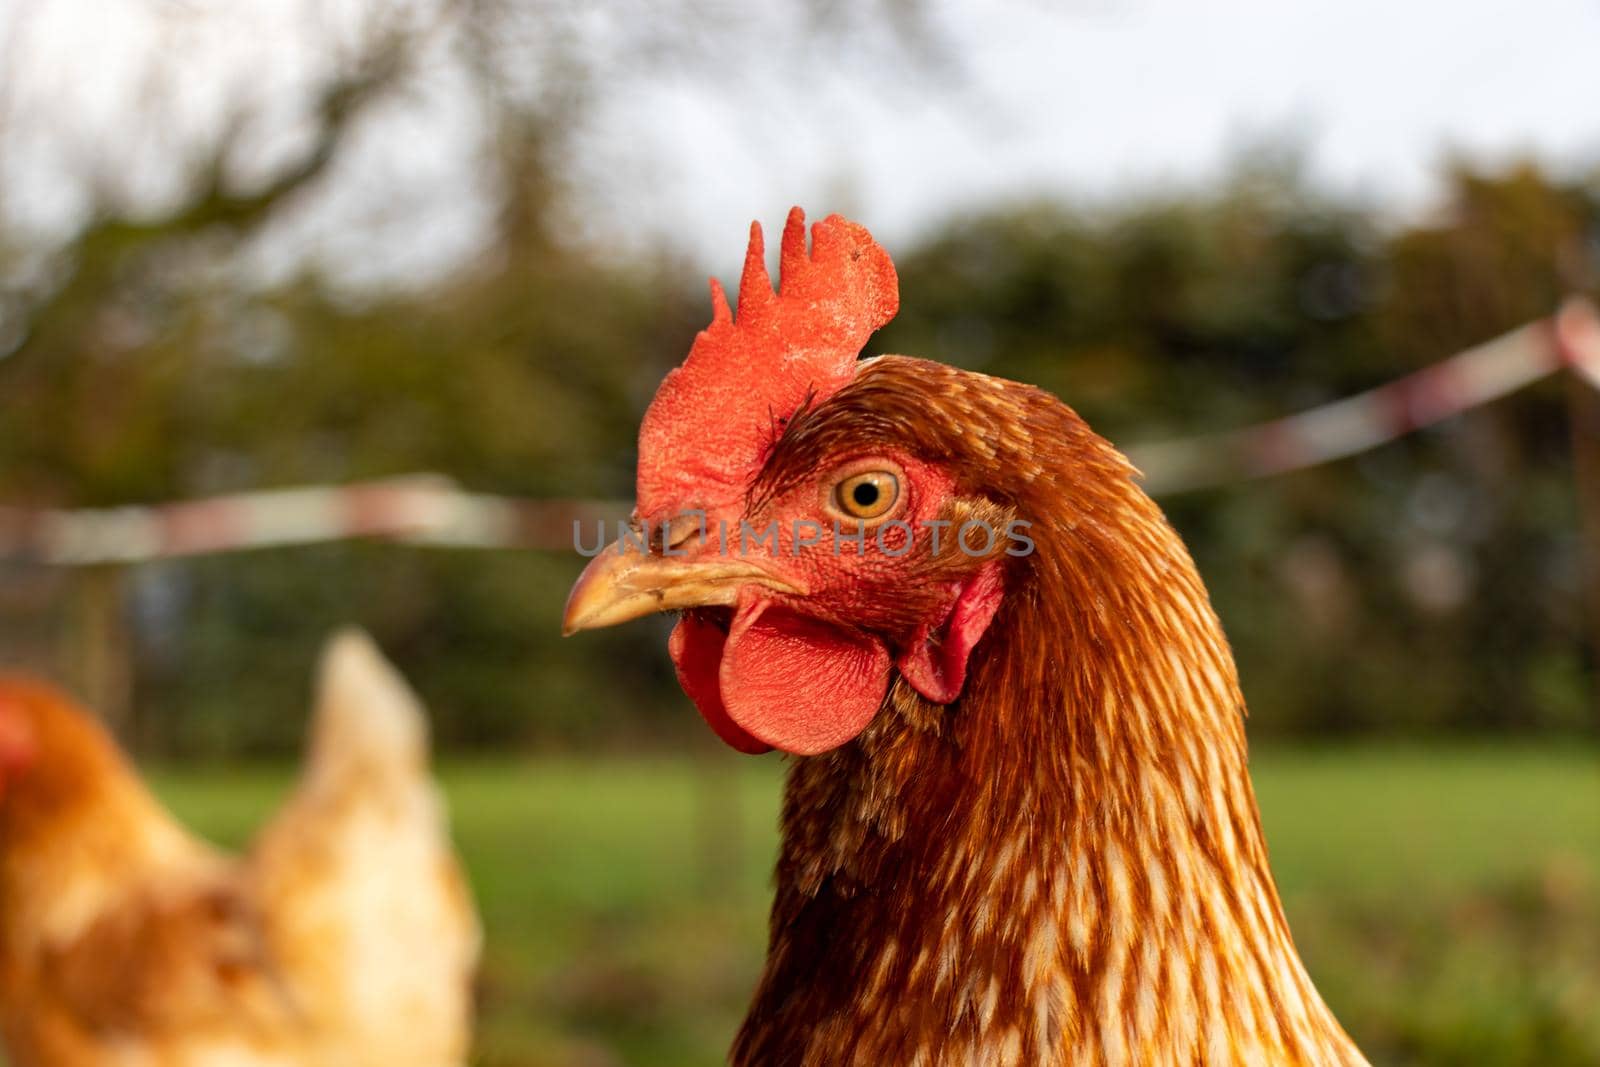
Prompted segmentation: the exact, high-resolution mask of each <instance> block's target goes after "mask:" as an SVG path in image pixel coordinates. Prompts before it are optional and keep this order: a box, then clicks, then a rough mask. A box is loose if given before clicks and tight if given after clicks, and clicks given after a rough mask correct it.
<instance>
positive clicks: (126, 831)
mask: <svg viewBox="0 0 1600 1067" xmlns="http://www.w3.org/2000/svg"><path fill="white" fill-rule="evenodd" d="M478 946H479V932H478V927H477V921H476V917H475V915H474V913H473V909H472V905H471V901H470V899H469V896H468V894H467V892H466V889H465V885H464V883H463V880H462V878H461V875H460V872H459V870H458V867H457V864H456V860H455V857H454V855H453V854H452V852H451V848H450V845H449V841H448V839H447V836H446V828H445V822H444V817H443V813H442V811H441V807H440V802H439V799H438V796H437V792H436V790H435V787H434V785H433V783H432V782H431V781H430V779H429V777H428V760H427V734H426V723H425V721H424V718H423V714H422V710H421V708H420V706H419V705H418V702H417V700H416V698H415V697H414V696H413V695H412V693H411V692H410V691H409V690H408V689H407V687H406V685H405V683H404V682H403V681H402V680H401V679H400V677H399V676H398V675H397V674H396V673H395V671H394V670H393V668H392V667H390V666H389V665H388V664H387V663H386V662H384V660H383V659H382V657H381V656H380V654H379V653H378V651H377V649H376V648H375V647H374V646H373V644H372V642H371V641H370V640H368V639H367V638H366V637H365V636H364V635H362V634H359V633H353V632H352V633H345V634H342V635H340V636H338V637H336V638H335V639H334V640H333V641H332V642H331V644H330V645H329V647H328V649H327V651H326V652H325V653H324V658H323V662H322V666H321V677H320V682H319V693H318V700H317V708H316V716H315V723H314V725H313V734H312V739H311V745H310V753H309V758H308V763H307V767H306V770H305V773H304V776H303V778H302V780H301V782H300V784H299V786H298V788H297V789H296V791H295V793H294V795H293V796H292V798H291V799H290V800H289V802H288V804H287V805H286V807H285V808H284V809H283V810H282V811H281V812H280V813H279V815H278V816H277V818H276V819H274V820H273V822H272V823H271V824H270V825H269V826H268V827H267V828H266V829H265V830H264V831H263V832H262V834H261V835H260V837H259V838H258V839H257V841H256V843H255V845H254V847H253V848H252V849H251V850H250V852H249V854H248V855H247V856H245V857H243V858H239V857H234V856H229V855H226V854H223V853H221V852H219V851H217V850H215V849H213V848H211V847H210V846H208V845H206V844H205V843H203V842H201V841H199V840H198V839H197V838H195V837H194V836H193V835H192V834H190V833H189V832H188V831H186V830H185V829H183V828H182V827H181V826H179V825H178V824H177V822H176V821H175V820H174V819H173V818H172V817H171V816H170V815H169V814H168V813H167V812H166V811H165V810H164V809H163V808H162V807H161V805H160V804H159V803H158V802H157V801H156V800H155V799H154V798H153V797H152V796H151V794H150V792H149V791H148V790H147V789H146V788H145V786H144V785H143V783H142V782H140V780H139V779H138V777H137V776H136V775H135V773H134V772H133V770H132V768H131V767H130V766H129V764H128V763H127V761H126V760H125V759H124V757H123V756H122V754H121V753H120V752H119V751H118V750H117V748H116V746H115V745H114V743H113V742H112V740H111V738H110V737H109V736H108V735H107V734H106V732H105V730H104V729H102V728H101V726H100V725H99V724H98V723H96V722H95V721H94V720H93V719H92V718H91V717H90V716H88V715H87V714H85V713H84V712H83V711H81V710H80V709H78V708H77V707H75V706H73V705H72V703H71V702H69V701H68V700H67V699H66V698H65V697H63V696H62V695H61V694H60V693H58V692H56V691H55V690H53V689H51V688H49V687H48V686H46V685H43V684H40V683H37V682H33V681H29V680H25V679H21V678H5V679H0V1036H3V1038H4V1043H5V1049H6V1052H7V1054H8V1055H9V1057H10V1060H11V1063H12V1065H13V1067H110V1065H115V1067H278V1065H284V1067H287V1065H290V1064H293V1065H296V1067H324V1065H326V1067H365V1065H372V1067H453V1065H458V1064H461V1063H463V1062H464V1061H465V1057H466V1054H467V1046H468V1035H469V1017H470V1010H471V1005H470V982H471V974H472V970H473V967H474V964H475V962H476V959H477V954H478Z"/></svg>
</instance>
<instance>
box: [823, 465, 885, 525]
mask: <svg viewBox="0 0 1600 1067" xmlns="http://www.w3.org/2000/svg"><path fill="white" fill-rule="evenodd" d="M899 498H900V479H899V478H896V477H895V476H894V475H893V474H890V473H889V472H888V471H863V472H862V473H860V474H852V475H851V476H850V477H848V478H846V479H845V480H844V481H842V482H840V483H839V484H838V485H837V486H835V487H834V490H833V501H834V504H835V506H837V507H838V509H839V510H840V511H842V512H844V513H845V514H846V515H848V516H850V517H851V518H855V519H876V518H880V517H882V516H883V515H886V514H888V513H889V509H890V508H892V507H894V505H895V501H896V500H898V499H899Z"/></svg>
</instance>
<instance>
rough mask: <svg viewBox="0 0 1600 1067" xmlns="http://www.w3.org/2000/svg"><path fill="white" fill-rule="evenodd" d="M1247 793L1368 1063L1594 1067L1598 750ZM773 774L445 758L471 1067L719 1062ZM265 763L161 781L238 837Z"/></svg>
mask: <svg viewBox="0 0 1600 1067" xmlns="http://www.w3.org/2000/svg"><path fill="white" fill-rule="evenodd" d="M1254 767H1255V780H1256V785H1257V790H1258V793H1259V796H1260V801H1261V806H1262V810H1263V814H1264V818H1265V821H1266V825H1267V834H1268V839H1269V842H1270V845H1271V848H1272V856H1273V861H1274V862H1273V865H1274V868H1275V870H1276V871H1277V874H1278V877H1279V881H1280V884H1281V887H1282V889H1283V893H1284V898H1285V903H1286V906H1287V908H1288V911H1289V915H1290V919H1291V921H1292V923H1293V925H1294V929H1295V933H1296V937H1297V939H1298V941H1299V943H1300V946H1301V948H1302V952H1303V954H1304V956H1305V957H1306V960H1307V963H1308V965H1309V966H1310V968H1311V970H1312V973H1313V975H1314V976H1315V977H1316V979H1317V981H1318V983H1319V984H1320V985H1321V987H1322V988H1323V990H1324V992H1325V994H1326V995H1327V996H1328V999H1329V1000H1330V1001H1331V1002H1332V1004H1333V1006H1334V1008H1335V1010H1336V1011H1338V1013H1339V1014H1340V1016H1341V1017H1342V1018H1343V1019H1344V1021H1345V1022H1346V1024H1347V1025H1348V1027H1349V1028H1350V1029H1351V1030H1352V1032H1353V1033H1354V1034H1355V1035H1356V1037H1357V1038H1358V1040H1360V1041H1361V1042H1362V1044H1363V1045H1364V1047H1365V1048H1366V1049H1367V1051H1368V1054H1369V1055H1370V1056H1371V1057H1372V1058H1373V1060H1374V1062H1376V1063H1384V1064H1439V1065H1446V1064H1448V1065H1462V1064H1484V1065H1506V1067H1510V1065H1525V1064H1526V1065H1540V1067H1560V1065H1566V1064H1573V1065H1576V1064H1596V1063H1600V754H1597V753H1595V752H1594V751H1590V750H1584V749H1582V748H1580V747H1573V748H1548V747H1546V748H1520V747H1495V746H1487V745H1485V746H1470V747H1462V746H1455V747H1446V746H1439V747H1434V746H1430V747H1412V748H1371V749H1365V748H1358V749H1338V750H1329V751H1323V750H1319V751H1315V752H1313V751H1308V750H1282V749H1268V750H1264V751H1258V752H1257V754H1256V755H1255V757H1254ZM781 776H782V765H781V764H780V763H778V762H777V761H776V760H773V759H760V760H749V759H743V760H741V759H738V758H736V757H733V756H732V755H731V754H730V755H723V754H721V753H718V754H716V755H713V756H708V757H706V758H705V759H704V760H700V761H693V760H688V759H684V760H677V761H665V760H663V761H648V760H597V761H575V760H574V761H534V762H522V763H515V762H496V763H473V764H447V765H446V767H445V769H444V779H445V783H446V786H447V789H448V792H449V796H450V801H451V805H452V813H453V818H454V823H455V828H456V834H457V838H458V840H459V842H460V846H461V849H462V851H463V853H464V854H465V856H466V860H467V864H468V867H469V868H470V872H471V875H472V879H473V883H474V887H475V890H476V893H477V896H478V900H479V904H480V906H481V908H482V911H483V915H484V919H485V922H486V924H487V928H488V956H487V961H486V966H485V971H484V977H483V982H482V993H481V995H482V1005H483V1019H482V1026H481V1031H480V1040H479V1052H478V1060H479V1062H480V1063H482V1064H484V1065H486V1067H535V1065H539V1067H580V1065H581V1067H609V1065H629V1067H633V1065H638V1067H680V1065H690V1064H696V1065H698V1064H711V1063H717V1062H720V1060H721V1057H722V1054H723V1052H724V1050H725V1048H726V1046H727V1043H728V1041H729V1039H730V1037H731V1035H732V1033H733V1031H734V1028H735V1026H736V1024H737V1022H738V1019H739V1017H740V1015H741V1013H742V1010H743V1007H744V1003H745V1000H746V998H747V996H748V994H749V990H750V987H751V983H752V981H753V978H754V975H755V972H756V969H757V967H758V965H759V962H760V958H761V953H762V950H763V945H764V930H763V924H764V918H765V910H766V902H767V896H768V884H767V883H768V868H769V865H770V863H771V859H772V854H773V850H774V848H775V843H776V838H775V834H774V831H773V826H774V822H775V819H776V811H777V805H778V799H779V791H780V788H781ZM286 781H287V775H286V773H285V772H280V771H271V770H252V771H237V770H235V771H228V772H216V771H206V772H183V773H178V772H171V771H169V772H166V773H162V774H158V775H156V776H155V782H156V784H157V787H158V788H159V790H160V791H161V793H162V794H163V795H164V796H165V797H166V798H167V799H168V800H169V801H170V802H171V803H172V805H173V806H174V807H175V808H176V809H177V811H178V812H179V813H180V814H181V815H182V816H183V817H184V818H185V819H186V820H188V821H189V822H190V823H191V824H192V825H194V826H195V827H197V828H199V829H201V830H202V831H204V832H206V833H207V834H209V835H211V836H213V837H214V838H216V839H218V840H220V841H223V842H227V843H238V842H241V841H243V840H244V839H245V838H246V837H247V836H248V834H249V832H250V830H251V828H252V827H254V826H255V825H256V823H257V821H258V820H259V819H260V818H261V817H262V815H263V814H264V813H265V812H267V811H269V810H270V809H271V807H272V805H273V804H274V803H275V801H276V799H277V798H278V797H279V796H280V795H281V793H282V791H283V789H284V787H285V784H286Z"/></svg>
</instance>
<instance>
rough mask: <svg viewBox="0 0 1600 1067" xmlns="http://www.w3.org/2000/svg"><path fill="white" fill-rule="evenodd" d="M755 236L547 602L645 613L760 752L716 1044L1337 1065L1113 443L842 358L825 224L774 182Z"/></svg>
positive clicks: (853, 229) (1239, 756) (1185, 604)
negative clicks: (729, 987) (616, 526)
mask: <svg viewBox="0 0 1600 1067" xmlns="http://www.w3.org/2000/svg"><path fill="white" fill-rule="evenodd" d="M763 257H764V250H763V249H762V247H761V242H760V233H759V229H758V230H756V231H755V233H754V235H753V239H752V242H751V250H750V252H749V254H748V256H747V259H746V267H745V275H744V279H743V282H742V284H741V288H740V293H739V309H738V316H737V318H735V317H734V316H733V315H732V314H731V313H730V311H729V309H728V308H727V306H726V304H725V302H724V301H723V299H722V296H721V291H720V289H719V288H717V287H716V285H715V283H713V301H714V316H713V322H712V325H711V326H710V327H709V328H708V329H707V330H706V331H705V332H703V333H702V334H701V335H700V336H699V337H698V338H697V339H696V341H695V345H694V348H693V349H692V350H691V352H690V355H689V358H688V361H687V362H686V363H685V364H684V365H683V366H682V367H681V368H679V369H678V370H675V371H674V372H672V374H671V375H669V376H668V378H667V381H666V382H665V383H664V384H663V386H662V388H661V390H660V392H659V393H658V394H657V397H656V399H655V401H654V402H653V403H652V405H651V407H650V410H649V412H648V413H647V414H646V416H645V422H644V428H643V430H642V432H641V435H640V454H639V476H638V482H639V485H638V510H637V513H636V516H635V521H634V529H632V530H629V531H627V532H626V533H625V535H624V536H623V537H622V538H621V539H619V542H618V544H617V545H616V546H614V548H612V549H608V550H606V551H605V552H604V553H603V554H601V555H600V556H599V557H597V558H596V559H595V560H594V561H593V563H591V565H590V567H589V569H588V570H587V571H586V572H585V574H584V576H583V578H582V579H580V581H579V583H578V585H577V586H576V587H574V590H573V593H572V598H571V600H570V601H569V604H568V609H567V618H566V625H567V628H568V629H569V630H574V629H583V628H587V627H591V626H598V625H608V624H611V623H615V622H621V621H624V620H626V619H629V618H634V617H636V616H639V615H642V614H646V613H648V612H651V611H659V610H674V609H676V610H681V611H683V613H684V614H683V616H682V617H681V619H680V620H679V623H678V626H677V629H676V630H675V631H674V633H673V638H672V642H671V645H670V650H671V652H672V655H673V659H674V662H675V663H676V665H677V668H678V673H679V677H680V680H681V681H682V682H683V685H684V688H685V690H686V691H687V692H688V694H689V695H690V696H691V698H693V700H694V701H695V703H696V705H697V706H698V707H699V708H700V710H701V712H702V714H703V715H704V716H705V717H706V719H707V721H708V722H709V723H710V724H711V726H712V727H713V728H714V729H716V730H717V732H718V733H719V734H720V735H721V736H722V737H723V738H724V739H725V740H727V741H729V743H730V744H733V745H734V746H735V747H737V748H739V749H741V750H744V751H750V752H755V751H762V750H764V749H766V748H769V747H772V748H778V749H782V750H784V751H787V752H789V753H791V754H792V755H794V756H795V757H796V758H795V761H794V764H793V767H792V769H791V771H790V775H789V782H788V787H787V795H786V800H785V804H784V814H783V841H782V847H781V854H780V857H779V860H778V867H777V895H776V900H775V902H774V905H773V910H772V921H771V941H770V948H769V952H768V957H767V963H766V969H765V973H764V974H763V976H762V978H761V982H760V986H759V988H758V989H757V991H756V995H755V1001H754V1004H753V1006H752V1007H751V1010H750V1014H749V1017H748V1018H747V1020H746V1022H745V1024H744V1027H743V1029H742V1031H741V1032H740V1034H739V1036H738V1039H737V1041H736V1043H735V1044H734V1047H733V1051H732V1055H731V1059H732V1062H733V1063H735V1064H737V1065H740V1067H787V1065H806V1067H837V1065H844V1064H859V1065H863V1067H882V1065H897V1067H899V1065H906V1067H914V1065H925V1067H942V1065H957V1064H961V1065H965V1064H974V1065H982V1067H1008V1065H1022V1064H1039V1065H1068V1064H1086V1065H1091V1064H1106V1065H1110V1064H1181V1065H1191V1064H1219V1065H1220V1064H1338V1065H1345V1064H1359V1063H1362V1062H1364V1061H1363V1060H1362V1058H1361V1055H1360V1053H1359V1052H1358V1051H1357V1050H1356V1048H1355V1047H1354V1046H1353V1045H1352V1043H1351V1042H1350V1040H1349V1038H1348V1037H1347V1036H1346V1035H1345V1033H1344V1032H1343V1030H1342V1029H1341V1028H1340V1027H1339V1024H1338V1023H1337V1022H1336V1021H1335V1019H1334V1018H1333V1016H1332V1015H1331V1013H1330V1012H1329V1011H1328V1009H1327V1007H1326V1006H1325V1005H1324V1003H1323V1001H1322V999H1321V998H1320V997H1319V996H1318V994H1317V991H1316V989H1315V988H1314V987H1313V986H1312V983H1311V980H1310V978H1309V977H1308V976H1307V974H1306V970H1305V968H1304V966H1303V965H1302V964H1301V962H1300V959H1299V957H1298V955H1297V954H1296V952H1295V948H1294V944H1293V941H1292V939H1291V938H1290V935H1289V928H1288V925H1287V923H1286V922H1285V919H1284V915H1283V909H1282V907H1281V906H1280V904H1279V900H1278V894H1277V891H1276V889H1275V887H1274V884H1273V880H1272V875H1271V872H1270V871H1269V869H1268V865H1267V851H1266V846H1265V843H1264V841H1263V838H1262V833H1261V826H1260V821H1259V819H1258V816H1257V812H1256V805H1255V800H1254V797H1253V795H1252V793H1251V787H1250V780H1249V776H1248V774H1247V772H1246V761H1245V736H1244V727H1243V716H1244V702H1243V699H1242V697H1241V696H1240V691H1239V685H1238V680H1237V677H1236V675H1235V670H1234V664H1233V658H1232V656H1231V654H1230V652H1229V649H1228V644H1227V641H1226V639H1225V638H1224V636H1223V633H1222V628H1221V626H1220V625H1219V623H1218V620H1217V617H1216V615H1215V613H1214V612H1213V611H1212V609H1211V606H1210V603H1209V600H1208V598H1207V596H1206V591H1205V588H1204V586H1203V584H1202V583H1201V580H1200V577H1199V575H1198V573H1197V572H1196V570H1195V567H1194V564H1193V562H1192V561H1191V560H1190V558H1189V555H1188V553H1187V552H1186V551H1185V549H1184V547H1183V544H1182V542H1181V541H1180V540H1179V538H1178V536H1177V534H1176V533H1175V532H1174V531H1173V529H1172V527H1171V526H1170V525H1168V523H1167V522H1166V520H1165V519H1164V518H1163V516H1162V514H1161V512H1160V510H1159V509H1158V508H1157V507H1156V505H1155V504H1154V503H1153V502H1152V501H1151V500H1150V498H1149V497H1148V496H1146V495H1145V493H1144V492H1143V491H1141V489H1140V488H1139V486H1138V484H1137V480H1136V479H1137V473H1136V472H1135V471H1134V470H1133V469H1132V468H1131V467H1130V465H1129V464H1128V463H1127V461H1126V460H1125V459H1124V458H1123V457H1122V456H1121V454H1119V453H1118V452H1117V451H1116V449H1114V448H1113V447H1112V446H1111V445H1110V444H1109V443H1107V442H1106V441H1105V440H1103V439H1102V438H1100V437H1098V436H1097V435H1096V434H1095V433H1094V432H1093V431H1091V430H1090V429H1089V428H1088V426H1087V425H1086V424H1085V423H1084V422H1083V420H1081V419H1080V418H1079V417H1078V416H1077V415H1076V414H1075V413H1074V412H1073V411H1072V410H1071V409H1070V408H1068V407H1067V406H1066V405H1064V404H1063V403H1061V402H1060V401H1059V400H1057V399H1056V398H1054V397H1052V396H1050V395H1048V394H1046V393H1044V392H1041V391H1040V390H1038V389H1035V388H1033V387H1031V386H1027V385H1022V384H1018V383H1016V382H1009V381H1002V380H999V379H996V378H991V377H987V376H984V375H981V374H975V373H971V372H968V371H962V370H956V369H953V368H950V367H946V366H942V365H939V364H935V363H929V362H925V361H922V360H916V359H908V358H905V357H900V356H884V357H881V358H876V359H870V360H858V356H859V353H860V350H861V347H862V346H863V344H864V343H865V342H866V340H867V338H868V336H869V335H870V334H871V333H872V331H873V330H875V329H876V328H878V327H879V326H881V325H882V324H883V323H884V322H886V321H888V319H889V318H890V317H892V316H893V314H894V312H895V310H896V307H897V287H896V279H895V274H894V269H893V266H892V265H891V264H890V262H889V259H888V257H887V255H886V254H885V253H884V252H883V250H882V249H881V248H879V247H878V246H877V245H876V244H875V243H874V242H873V241H872V240H871V238H870V237H869V236H868V235H867V233H866V231H865V230H863V229H862V228H860V227H859V226H856V225H855V224H853V223H850V222H847V221H846V220H843V219H840V218H838V217H837V216H835V217H831V218H829V219H826V220H824V221H823V222H821V223H818V224H817V225H816V226H815V227H814V228H813V232H812V240H811V246H810V248H809V249H808V248H807V247H806V235H805V230H804V225H803V220H802V218H801V216H800V215H799V212H798V211H796V212H795V213H793V214H791V216H790V220H789V224H788V226H787V227H786V230H785V234H784V241H783V250H782V256H781V261H782V267H783V274H782V282H781V286H780V288H779V289H778V291H777V292H776V293H774V291H773V290H772V288H771V286H770V283H769V281H768V279H767V276H766V273H765V266H764V262H763ZM864 485H865V488H863V486H864ZM774 524H775V525H774ZM746 531H749V533H750V535H751V536H749V537H747V536H746ZM769 531H770V532H769ZM985 531H987V532H988V534H990V535H992V536H988V537H986V536H985ZM941 532H942V533H943V534H944V537H943V542H942V545H941V543H940V541H939V540H938V538H937V535H938V534H939V533H941ZM758 534H768V536H765V537H763V538H762V539H761V540H759V541H757V540H755V535H758ZM819 535H820V536H819Z"/></svg>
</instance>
